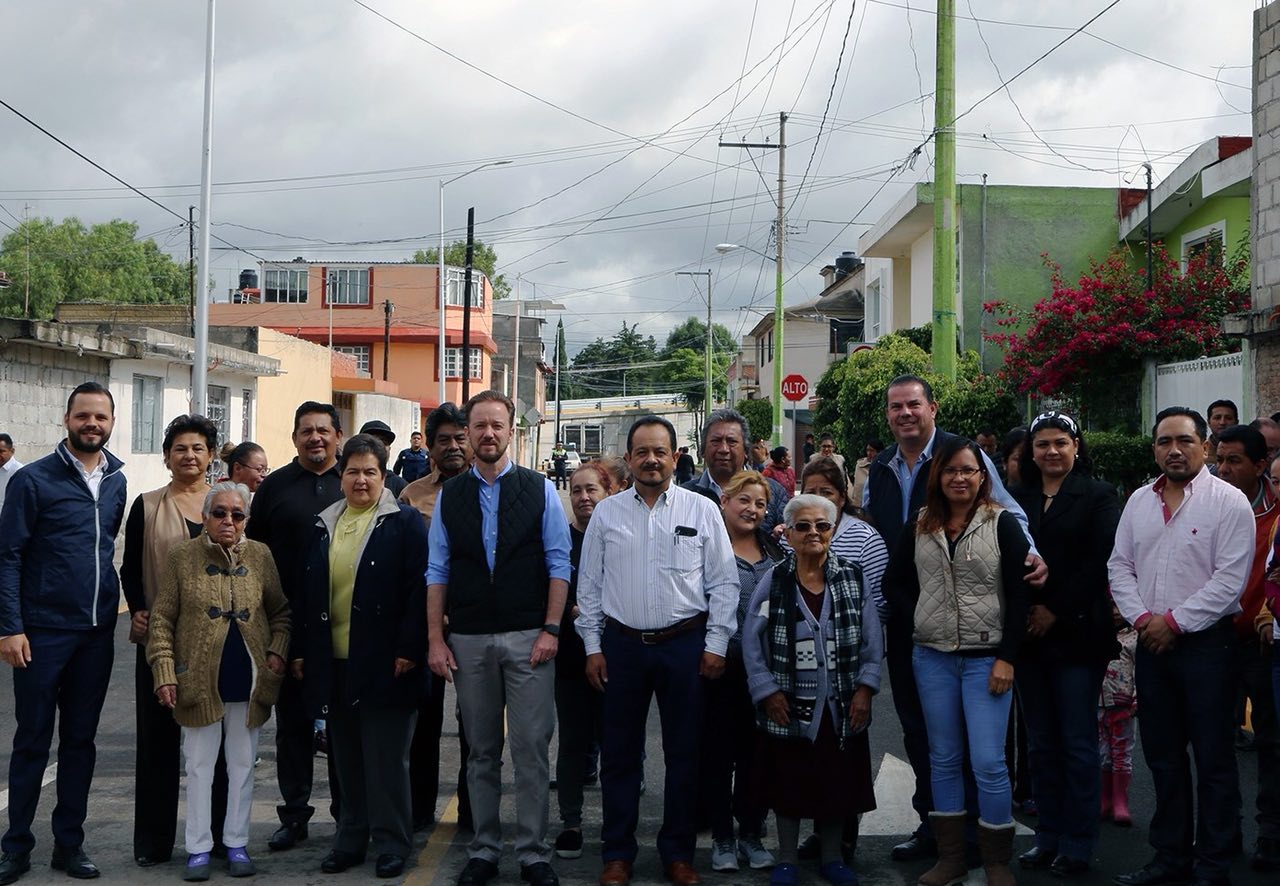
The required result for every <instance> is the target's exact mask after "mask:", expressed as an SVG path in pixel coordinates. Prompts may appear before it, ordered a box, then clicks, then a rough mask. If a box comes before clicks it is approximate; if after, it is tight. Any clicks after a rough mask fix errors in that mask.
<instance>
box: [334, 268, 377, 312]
mask: <svg viewBox="0 0 1280 886" xmlns="http://www.w3.org/2000/svg"><path fill="white" fill-rule="evenodd" d="M328 277H329V303H330V304H334V305H367V304H368V303H369V269H368V268H330V269H329V274H328Z"/></svg>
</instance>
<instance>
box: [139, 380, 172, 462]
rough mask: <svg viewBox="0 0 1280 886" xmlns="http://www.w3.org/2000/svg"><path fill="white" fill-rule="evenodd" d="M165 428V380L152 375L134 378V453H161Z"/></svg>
mask: <svg viewBox="0 0 1280 886" xmlns="http://www.w3.org/2000/svg"><path fill="white" fill-rule="evenodd" d="M163 428H164V380H163V379H160V378H156V377H154V376H150V375H135V376H134V377H133V451H134V452H135V453H137V454H139V455H143V454H148V453H153V452H159V451H160V434H161V431H162V430H163Z"/></svg>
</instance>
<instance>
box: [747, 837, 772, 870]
mask: <svg viewBox="0 0 1280 886" xmlns="http://www.w3.org/2000/svg"><path fill="white" fill-rule="evenodd" d="M738 852H739V853H740V854H741V855H742V857H743V858H745V859H746V860H747V864H748V865H750V867H751V869H752V870H753V871H764V870H768V869H769V868H771V867H773V866H774V865H775V864H777V862H776V861H775V860H774V858H773V853H772V852H770V851H769V850H768V849H765V848H764V844H763V843H761V842H760V838H759V837H743V838H742V839H741V840H739V841H738Z"/></svg>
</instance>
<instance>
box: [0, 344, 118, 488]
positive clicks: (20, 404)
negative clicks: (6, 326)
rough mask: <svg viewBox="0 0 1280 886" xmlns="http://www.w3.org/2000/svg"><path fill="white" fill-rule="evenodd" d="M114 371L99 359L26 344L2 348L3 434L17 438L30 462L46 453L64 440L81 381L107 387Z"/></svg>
mask: <svg viewBox="0 0 1280 886" xmlns="http://www.w3.org/2000/svg"><path fill="white" fill-rule="evenodd" d="M109 376H110V367H109V366H108V363H107V361H106V360H105V359H103V358H101V357H81V356H77V355H76V353H75V352H74V351H64V350H57V349H54V348H38V347H32V346H30V345H24V344H14V343H6V344H3V345H0V431H3V432H4V433H6V434H9V435H10V436H11V437H13V442H14V445H15V446H16V447H17V449H18V452H17V458H18V460H19V461H21V462H23V463H26V462H28V461H33V460H35V459H37V458H39V457H40V456H42V455H46V454H48V453H49V452H50V451H51V450H52V449H53V447H54V446H56V445H57V443H58V441H59V440H61V439H62V438H63V437H65V436H66V431H65V430H64V429H63V426H62V417H63V415H65V414H66V411H67V395H68V394H69V393H70V392H71V389H72V388H74V387H75V386H76V385H78V384H80V383H81V382H85V381H100V382H102V383H103V384H106V383H107V381H108V378H109Z"/></svg>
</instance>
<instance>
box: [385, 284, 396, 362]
mask: <svg viewBox="0 0 1280 886" xmlns="http://www.w3.org/2000/svg"><path fill="white" fill-rule="evenodd" d="M395 309H396V306H395V305H393V304H392V303H391V299H387V300H386V301H384V302H383V303H382V313H383V321H382V380H383V381H387V380H388V375H389V368H390V365H391V312H392V311H394V310H395Z"/></svg>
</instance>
